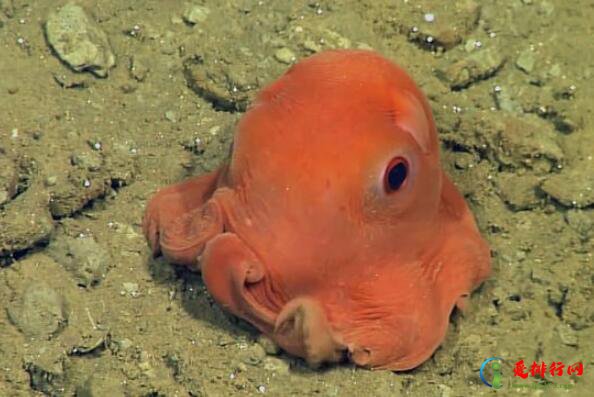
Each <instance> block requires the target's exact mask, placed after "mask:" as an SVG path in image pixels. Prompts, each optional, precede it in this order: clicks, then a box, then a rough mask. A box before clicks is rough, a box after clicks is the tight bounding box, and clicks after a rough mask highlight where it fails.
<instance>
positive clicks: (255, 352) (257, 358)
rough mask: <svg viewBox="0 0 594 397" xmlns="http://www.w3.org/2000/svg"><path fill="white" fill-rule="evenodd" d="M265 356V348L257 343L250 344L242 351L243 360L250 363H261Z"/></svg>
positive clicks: (241, 357)
mask: <svg viewBox="0 0 594 397" xmlns="http://www.w3.org/2000/svg"><path fill="white" fill-rule="evenodd" d="M264 357H266V352H265V351H264V348H263V347H262V346H260V345H259V344H257V343H255V344H253V345H250V346H248V348H247V349H245V350H244V351H242V352H241V353H240V359H241V361H242V362H243V363H245V364H249V365H259V364H260V363H262V360H263V359H264Z"/></svg>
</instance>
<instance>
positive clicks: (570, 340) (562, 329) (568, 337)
mask: <svg viewBox="0 0 594 397" xmlns="http://www.w3.org/2000/svg"><path fill="white" fill-rule="evenodd" d="M555 328H556V329H557V333H558V334H559V338H560V339H561V342H562V343H563V344H564V345H567V346H574V347H577V346H578V336H577V333H576V332H575V331H574V330H573V329H572V328H571V327H570V326H569V325H567V324H559V325H557V327H555Z"/></svg>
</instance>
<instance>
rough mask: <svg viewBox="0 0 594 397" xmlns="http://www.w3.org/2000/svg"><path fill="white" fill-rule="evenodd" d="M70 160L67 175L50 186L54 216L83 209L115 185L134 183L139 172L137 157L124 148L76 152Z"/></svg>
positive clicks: (51, 208) (68, 214) (117, 186)
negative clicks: (135, 159) (107, 150)
mask: <svg viewBox="0 0 594 397" xmlns="http://www.w3.org/2000/svg"><path fill="white" fill-rule="evenodd" d="M101 162H102V163H101ZM71 163H72V165H73V168H72V169H71V170H70V171H69V172H68V174H67V175H66V176H65V177H62V178H58V180H57V181H56V182H55V183H54V185H52V186H51V187H50V197H51V198H50V206H49V208H50V211H51V214H52V215H53V216H54V217H55V218H62V217H65V216H70V215H72V214H74V213H76V212H78V211H80V210H81V209H83V208H84V207H85V206H86V205H88V204H89V202H91V201H93V200H95V199H98V198H100V197H103V196H105V195H106V194H107V193H108V192H110V191H111V190H112V188H116V189H117V188H119V187H122V186H125V185H127V184H129V183H131V182H132V181H133V180H134V177H135V174H136V170H135V161H134V156H131V155H130V153H128V152H127V151H124V150H123V149H116V148H113V150H112V151H111V152H110V153H105V152H101V154H99V152H86V153H85V152H83V153H79V154H74V155H73V156H72V158H71Z"/></svg>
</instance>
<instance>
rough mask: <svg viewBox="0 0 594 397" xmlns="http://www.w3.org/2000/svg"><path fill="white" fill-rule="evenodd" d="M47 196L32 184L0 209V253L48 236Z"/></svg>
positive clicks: (28, 246)
mask: <svg viewBox="0 0 594 397" xmlns="http://www.w3.org/2000/svg"><path fill="white" fill-rule="evenodd" d="M48 200H49V197H48V195H47V192H46V191H45V190H44V189H43V188H41V186H39V185H38V184H35V185H33V186H30V187H29V188H28V189H27V190H26V191H25V192H23V193H22V194H20V195H19V196H17V197H16V198H15V199H14V200H12V201H11V202H10V203H8V204H7V205H6V206H5V208H4V209H3V210H2V211H0V257H2V256H7V255H10V254H12V253H15V252H20V251H24V250H27V249H29V248H32V247H33V246H35V245H36V244H39V243H43V242H46V241H48V240H49V238H50V236H51V233H52V231H53V230H54V224H53V220H52V217H51V215H50V213H49V211H48V208H47V203H48Z"/></svg>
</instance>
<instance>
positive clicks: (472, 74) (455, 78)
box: [436, 47, 505, 90]
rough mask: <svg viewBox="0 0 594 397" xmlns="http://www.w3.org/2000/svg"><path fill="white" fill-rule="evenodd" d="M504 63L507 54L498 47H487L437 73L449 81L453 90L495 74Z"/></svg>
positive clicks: (442, 78)
mask: <svg viewBox="0 0 594 397" xmlns="http://www.w3.org/2000/svg"><path fill="white" fill-rule="evenodd" d="M504 63H505V56H504V55H503V54H502V52H501V51H500V50H499V49H498V48H495V47H491V48H485V49H482V50H478V51H475V52H473V53H471V54H470V55H468V56H466V57H465V58H463V59H461V60H459V61H457V62H455V63H453V64H450V65H448V66H446V67H442V68H439V69H438V70H437V71H436V75H437V77H438V78H440V79H441V80H443V81H445V82H447V83H448V84H449V85H450V88H452V89H453V90H460V89H462V88H466V87H468V86H470V85H472V84H474V83H476V82H478V81H480V80H486V79H488V78H490V77H492V76H494V75H495V74H496V73H497V72H498V71H499V70H500V69H501V67H502V66H503V65H504Z"/></svg>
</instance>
